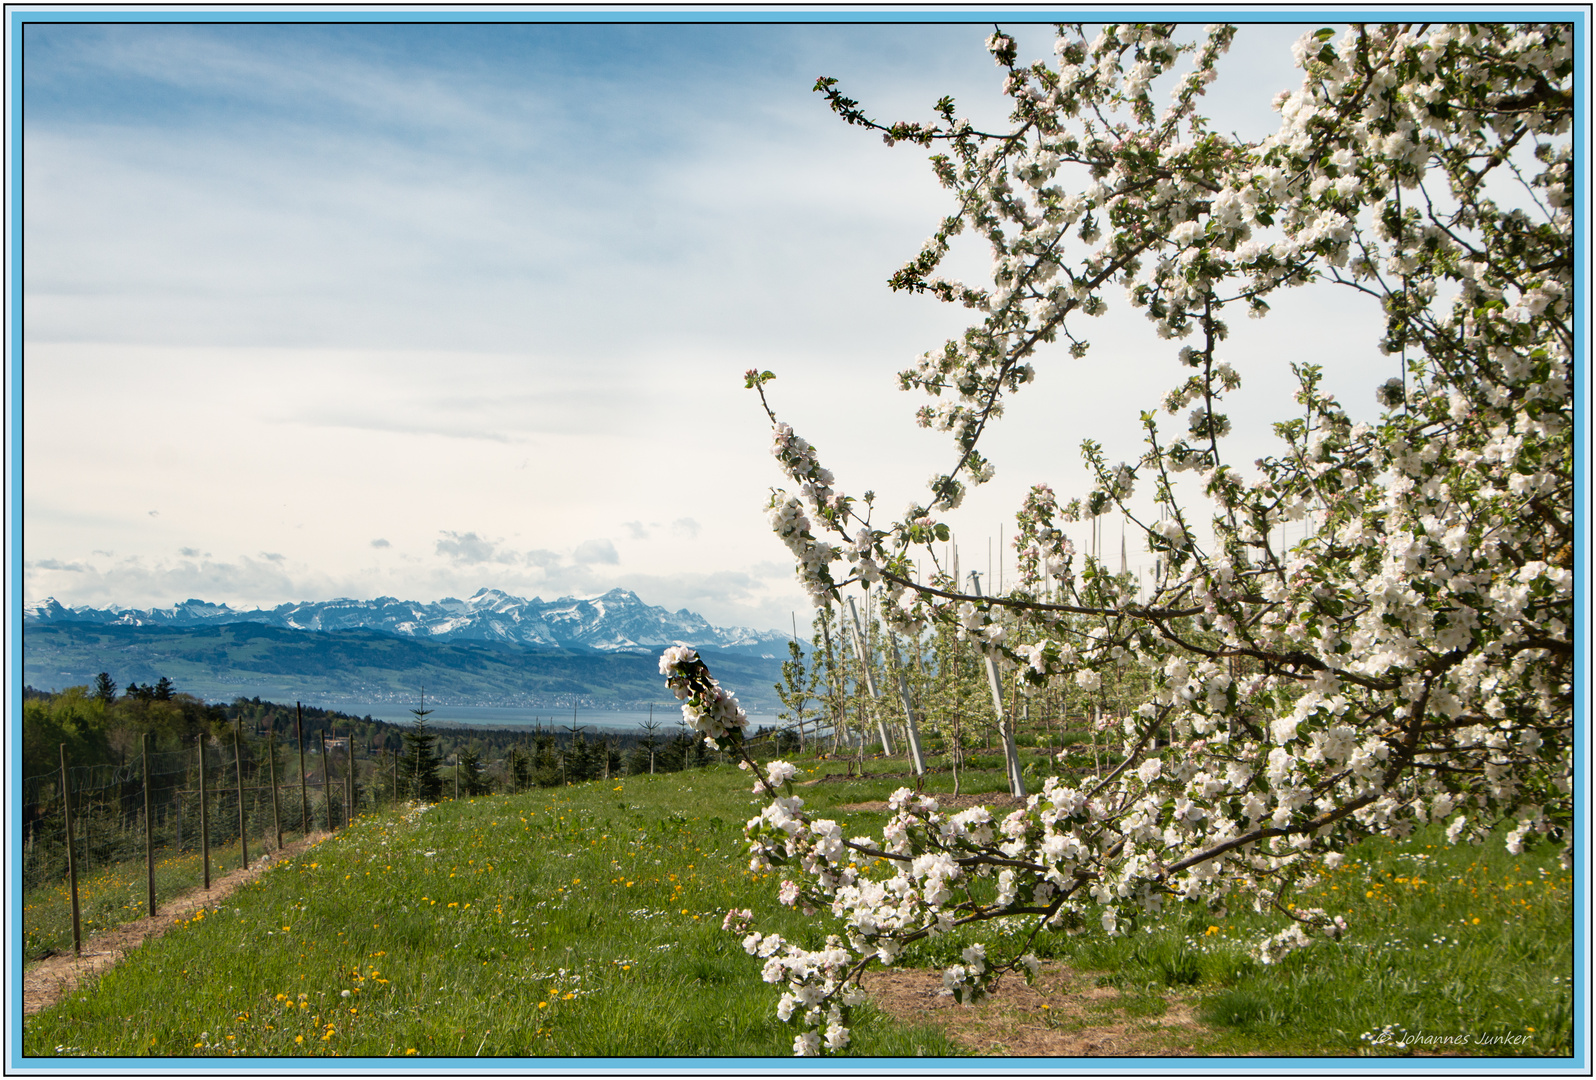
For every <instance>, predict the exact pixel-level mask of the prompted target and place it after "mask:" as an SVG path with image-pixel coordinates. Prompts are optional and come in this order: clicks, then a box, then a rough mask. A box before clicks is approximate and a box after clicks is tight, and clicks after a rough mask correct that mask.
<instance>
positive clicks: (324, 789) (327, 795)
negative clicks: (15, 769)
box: [321, 731, 333, 832]
mask: <svg viewBox="0 0 1596 1080" xmlns="http://www.w3.org/2000/svg"><path fill="white" fill-rule="evenodd" d="M321 801H322V802H323V803H325V804H326V810H327V831H328V832H332V831H333V823H332V785H331V784H329V783H328V782H327V733H326V732H325V731H323V732H322V733H321Z"/></svg>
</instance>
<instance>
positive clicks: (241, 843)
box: [233, 717, 249, 870]
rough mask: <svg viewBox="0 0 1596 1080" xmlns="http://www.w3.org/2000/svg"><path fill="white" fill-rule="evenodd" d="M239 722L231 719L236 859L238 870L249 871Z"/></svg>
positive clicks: (247, 823) (247, 830)
mask: <svg viewBox="0 0 1596 1080" xmlns="http://www.w3.org/2000/svg"><path fill="white" fill-rule="evenodd" d="M238 726H239V720H238V718H237V717H234V718H233V779H234V781H235V782H236V783H237V785H238V857H239V860H240V863H239V865H240V868H241V869H244V870H248V869H249V819H248V818H247V817H245V816H244V755H243V754H242V753H241V752H240V751H239V745H238Z"/></svg>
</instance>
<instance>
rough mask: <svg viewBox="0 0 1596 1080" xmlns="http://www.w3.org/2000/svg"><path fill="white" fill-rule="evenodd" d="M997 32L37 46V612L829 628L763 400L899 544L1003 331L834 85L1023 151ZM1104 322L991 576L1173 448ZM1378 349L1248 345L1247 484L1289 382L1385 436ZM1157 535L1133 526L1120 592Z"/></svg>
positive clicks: (260, 36) (1272, 43) (1020, 420)
mask: <svg viewBox="0 0 1596 1080" xmlns="http://www.w3.org/2000/svg"><path fill="white" fill-rule="evenodd" d="M1005 28H1006V29H1011V30H1014V31H1015V32H1017V34H1018V36H1019V40H1020V41H1021V43H1022V50H1021V55H1022V59H1026V60H1030V59H1037V58H1043V57H1047V58H1051V55H1052V54H1051V43H1052V32H1051V29H1050V28H1048V27H1045V26H1037V27H1017V26H1010V25H1007V24H1006V25H1005ZM1312 28H1313V25H1312V24H1305V25H1299V26H1279V25H1260V26H1248V27H1244V28H1243V30H1242V31H1241V34H1240V35H1239V37H1238V40H1237V43H1236V46H1235V47H1234V48H1233V49H1232V51H1231V54H1230V56H1229V57H1228V58H1227V59H1226V60H1225V61H1224V62H1223V64H1222V66H1221V75H1220V79H1219V81H1218V82H1217V83H1215V84H1214V86H1213V87H1212V88H1211V90H1210V95H1209V99H1208V102H1209V112H1210V115H1212V116H1214V117H1215V118H1216V120H1218V121H1219V123H1220V125H1221V126H1222V127H1224V128H1225V129H1226V130H1234V131H1236V132H1239V133H1241V134H1243V135H1246V136H1248V137H1251V138H1258V137H1261V136H1263V135H1265V134H1268V133H1269V132H1270V131H1272V130H1273V129H1274V126H1275V119H1276V118H1275V114H1273V113H1272V112H1271V111H1270V109H1269V102H1270V99H1271V98H1272V97H1273V96H1274V94H1275V93H1276V92H1277V91H1279V90H1283V89H1289V88H1295V87H1296V86H1297V85H1298V84H1299V82H1300V76H1299V75H1298V74H1297V73H1295V71H1294V69H1293V67H1292V62H1291V55H1290V44H1291V42H1292V41H1293V40H1294V39H1295V38H1296V37H1297V36H1299V35H1300V34H1301V33H1302V32H1303V31H1304V30H1308V29H1312ZM990 32H991V27H990V25H989V24H981V25H969V24H959V25H946V24H944V25H917V24H909V23H904V24H877V25H832V24H788V25H768V24H763V25H762V24H746V25H736V24H719V25H672V24H652V25H651V24H637V25H548V24H538V23H527V24H491V25H430V24H409V25H405V24H382V25H373V24H358V23H355V24H344V25H333V24H323V25H306V24H292V25H291V24H286V23H281V22H279V23H271V22H266V23H259V24H227V25H216V24H212V25H202V24H188V25H185V24H181V23H176V24H160V25H134V24H124V25H117V24H108V23H93V24H75V23H33V24H30V25H29V26H27V27H26V29H25V32H24V40H23V69H22V73H23V131H22V149H23V160H22V170H21V176H22V182H23V216H22V233H21V239H22V268H23V320H24V321H23V328H22V329H23V341H24V347H23V357H22V388H23V396H22V421H23V431H22V447H23V457H22V467H21V474H22V482H23V501H22V507H23V520H22V541H23V577H24V583H23V592H24V599H25V600H27V601H37V600H42V599H44V598H45V597H54V598H56V599H57V600H58V601H60V602H61V603H64V604H68V605H93V606H97V607H104V606H108V605H118V606H122V607H151V606H157V607H158V606H168V605H171V604H173V603H176V602H179V601H182V600H184V599H187V598H189V597H195V598H200V599H204V600H209V601H212V602H218V603H228V604H231V605H233V606H235V607H256V606H272V605H275V604H279V603H283V602H288V601H303V600H325V599H332V598H335V597H353V598H372V597H377V596H395V597H398V598H401V599H407V600H421V601H431V600H436V599H440V598H442V597H446V596H456V597H464V596H469V595H471V594H472V593H474V592H476V591H477V590H478V589H480V588H497V589H503V590H505V591H506V592H510V593H513V594H516V595H521V596H529V597H530V596H541V597H543V598H544V599H554V598H556V597H559V596H566V595H578V596H582V595H595V594H597V593H601V592H604V591H606V590H608V589H610V588H614V587H617V586H619V587H624V588H629V589H632V590H634V591H636V592H637V593H638V595H639V596H641V597H642V598H643V599H644V600H645V601H646V602H648V603H651V604H658V605H662V606H665V607H668V608H670V609H673V610H674V609H676V608H680V607H686V608H689V609H691V610H694V611H697V612H699V613H701V614H703V615H704V616H705V617H707V618H709V619H710V620H711V621H712V622H715V623H717V624H721V625H740V626H750V627H754V628H758V629H786V628H788V627H790V626H791V623H792V620H793V618H794V617H796V619H797V621H798V623H799V625H800V628H801V629H802V627H803V626H804V625H805V624H806V623H807V618H808V616H807V612H808V605H807V601H806V599H805V597H804V594H803V592H802V590H801V588H800V587H799V586H798V584H797V582H796V580H795V578H794V576H793V569H792V564H791V562H790V560H789V558H788V556H787V552H786V549H785V548H784V547H783V546H782V544H781V543H780V542H779V541H778V540H777V539H776V537H775V536H774V535H773V534H772V533H771V532H770V529H769V526H768V524H767V521H766V516H765V513H764V506H765V501H766V499H767V497H768V494H769V490H770V488H771V487H772V486H779V485H781V484H782V481H783V477H782V475H781V473H780V472H779V470H778V468H777V465H776V463H775V461H774V460H773V459H772V458H771V457H770V456H769V452H768V450H769V444H770V434H769V423H768V420H767V419H766V417H765V416H764V414H763V412H762V411H761V409H760V408H759V404H758V400H757V398H756V396H755V395H754V394H753V393H752V392H750V391H748V390H745V389H743V378H742V373H743V372H744V371H745V370H746V369H748V368H759V369H761V370H765V369H768V370H772V371H774V372H776V374H777V379H776V381H775V382H773V383H771V384H770V385H769V386H768V387H767V392H768V394H769V396H770V399H771V403H772V405H773V407H774V408H775V409H776V411H777V413H778V415H780V416H781V418H782V419H783V420H786V421H788V422H790V423H791V424H792V425H793V426H794V428H795V429H796V430H797V431H798V433H799V434H801V435H803V436H804V437H805V438H807V439H809V440H810V441H811V442H812V443H814V444H815V445H816V446H817V447H818V448H819V451H820V454H821V460H822V462H823V463H824V464H825V465H827V466H828V467H829V468H831V469H832V470H833V471H834V472H835V474H836V476H837V487H838V488H839V489H840V490H843V491H846V492H848V493H850V494H855V495H862V494H863V493H864V492H865V491H866V490H874V491H875V492H877V495H878V504H879V506H880V507H881V512H882V513H883V515H884V516H886V517H892V516H895V515H897V514H898V513H899V512H900V510H901V508H902V507H904V505H905V504H906V503H908V502H909V501H911V500H915V499H920V500H922V501H923V500H924V499H925V497H926V496H925V484H926V480H927V478H928V477H930V476H931V475H932V473H933V472H936V471H939V470H945V469H946V468H947V467H948V466H949V464H950V463H951V461H952V460H953V458H954V455H953V451H952V447H951V442H950V440H949V438H948V436H946V435H943V434H938V433H935V432H928V431H923V430H921V429H919V428H918V427H916V425H915V423H914V419H913V417H914V411H915V409H916V408H917V407H918V406H919V405H920V404H921V399H918V398H916V397H914V396H912V395H909V394H905V393H903V392H901V391H899V390H898V389H897V379H896V373H897V372H898V371H899V370H901V369H902V368H905V367H909V366H912V364H913V363H914V362H915V360H916V358H917V357H918V356H919V355H920V354H921V353H923V352H925V351H926V350H928V349H935V348H939V347H940V345H941V343H942V341H943V340H944V339H946V338H947V337H949V336H952V335H956V334H957V333H958V332H960V331H961V330H962V328H963V327H964V325H965V319H964V318H963V316H966V315H968V313H967V312H965V311H964V309H962V308H957V307H952V306H949V305H943V304H940V303H938V302H937V301H935V300H934V299H931V298H929V297H915V296H907V295H897V294H894V293H892V292H891V291H890V290H889V289H888V287H887V284H886V282H887V279H888V278H889V277H890V275H891V274H892V272H893V271H894V270H896V269H897V267H898V266H899V265H901V264H902V263H903V262H904V261H905V260H906V259H908V258H910V257H912V256H913V255H914V254H916V253H917V252H918V251H919V249H920V245H921V244H922V243H923V242H924V240H925V238H926V237H928V236H929V235H930V234H931V232H932V231H933V230H934V229H935V227H936V225H937V222H938V221H939V220H940V218H941V216H942V215H943V214H945V213H947V212H948V210H949V209H950V204H949V201H948V198H947V193H946V192H945V191H943V189H941V188H940V187H939V186H938V185H937V183H936V181H935V178H934V177H933V176H932V174H931V171H930V169H929V167H928V166H927V164H926V160H925V159H926V152H925V151H923V150H920V149H918V148H915V147H912V146H903V145H900V146H897V147H890V148H889V147H887V146H885V145H884V144H883V142H882V140H881V139H880V138H879V136H874V135H871V134H870V133H868V132H866V131H863V130H862V129H859V128H852V127H849V126H847V125H846V124H844V123H842V122H841V121H840V120H839V119H837V118H836V117H835V116H833V115H832V114H831V113H830V112H829V110H828V109H827V108H826V105H825V102H824V100H823V99H822V97H821V96H820V95H818V94H815V93H813V91H812V87H813V85H814V82H815V79H816V77H817V76H820V75H830V76H834V77H836V78H838V79H839V80H840V85H841V88H842V89H843V90H844V92H846V93H848V94H849V95H850V96H852V97H855V98H857V99H859V100H860V101H861V102H862V103H863V104H864V105H865V106H866V108H867V109H868V110H869V111H871V112H872V113H874V114H877V115H878V116H881V117H884V118H886V119H889V120H896V119H930V118H931V115H932V114H931V106H932V104H933V103H934V102H935V101H936V100H937V99H938V98H940V97H941V96H943V95H944V94H951V95H953V96H954V97H955V99H956V100H957V101H958V103H959V105H960V108H961V112H964V113H965V114H967V115H971V116H972V118H973V119H975V120H976V121H977V122H982V121H985V122H986V123H989V124H993V125H996V124H999V123H1001V121H1002V119H1003V117H1004V116H1005V115H1006V112H1007V110H1006V109H1005V108H1004V101H1005V99H1004V98H1003V97H1002V96H1001V94H1000V86H1001V80H1002V72H1001V70H1000V69H998V68H997V67H996V66H995V65H994V64H993V62H992V60H991V58H990V56H988V55H987V53H986V52H985V50H984V48H983V45H982V42H983V39H984V38H985V37H986V35H987V34H988V33H990ZM989 258H990V257H989V255H987V254H986V252H984V251H980V250H976V249H975V248H973V247H972V248H968V249H959V250H956V252H955V265H954V269H955V270H956V271H959V272H961V273H963V275H964V276H965V277H966V278H968V279H972V280H978V279H979V276H980V274H981V271H982V268H983V267H985V266H986V265H987V264H988V262H989ZM1109 300H1110V311H1109V313H1108V314H1107V315H1106V316H1104V317H1103V318H1102V319H1100V320H1098V321H1097V324H1096V325H1091V326H1088V327H1085V329H1086V330H1088V331H1089V336H1090V338H1091V340H1092V341H1093V347H1092V350H1091V352H1090V353H1089V354H1088V356H1087V357H1086V358H1084V359H1082V360H1072V359H1070V358H1069V357H1068V356H1067V354H1066V353H1065V352H1064V350H1063V349H1062V348H1059V349H1056V350H1055V351H1053V352H1051V353H1048V354H1046V355H1043V356H1041V357H1040V358H1039V360H1038V363H1037V369H1038V378H1037V381H1036V383H1035V384H1034V385H1033V386H1031V387H1028V388H1026V390H1025V392H1023V393H1022V394H1021V395H1019V396H1018V397H1016V398H1015V399H1013V400H1012V402H1011V403H1010V406H1009V408H1008V412H1007V416H1006V419H1005V420H1004V422H1003V423H1002V424H1001V425H1000V426H999V427H998V428H997V429H996V430H995V431H994V433H993V434H992V436H990V437H989V441H988V443H987V446H986V452H987V454H988V456H989V457H990V458H991V459H992V460H993V461H994V463H995V465H996V467H997V476H996V479H995V480H993V481H992V482H991V483H990V484H988V485H986V486H985V487H983V488H980V489H977V490H976V491H975V492H973V493H972V494H971V496H970V497H969V498H968V499H967V500H966V503H965V506H964V507H963V508H962V509H961V510H960V511H958V512H957V514H955V515H953V516H951V517H950V518H949V519H948V520H949V522H950V524H951V525H952V526H953V528H954V529H955V534H956V535H957V536H958V538H959V541H960V547H961V555H962V561H963V566H964V567H965V568H966V569H982V570H984V569H986V566H987V562H988V559H987V550H988V546H989V545H990V546H991V548H992V549H993V551H994V556H993V557H994V560H995V559H996V558H997V552H999V551H1000V550H1001V549H1002V546H1003V545H1000V544H999V542H998V539H999V536H1000V535H1001V536H1002V537H1003V539H1004V540H1007V539H1008V538H1011V537H1012V533H1013V514H1014V511H1015V510H1016V509H1018V507H1019V505H1020V503H1021V501H1022V499H1023V497H1024V493H1025V491H1026V490H1027V489H1028V488H1029V486H1030V485H1031V484H1033V483H1038V482H1047V483H1051V484H1052V485H1053V486H1054V489H1055V490H1056V491H1057V492H1058V493H1059V494H1060V496H1061V499H1067V498H1069V497H1070V496H1071V495H1073V494H1080V493H1084V492H1085V490H1086V487H1087V476H1086V473H1085V471H1084V469H1083V468H1082V467H1081V465H1080V452H1079V447H1080V443H1081V440H1082V439H1086V438H1093V439H1097V440H1098V441H1099V442H1101V443H1103V444H1104V446H1105V450H1106V452H1107V454H1108V455H1109V458H1110V460H1133V459H1134V458H1135V457H1136V456H1137V455H1138V454H1139V453H1140V449H1141V447H1140V441H1139V440H1140V435H1139V429H1138V424H1137V414H1138V411H1139V410H1141V409H1150V408H1154V407H1156V405H1157V403H1158V402H1159V400H1160V399H1161V398H1162V396H1163V393H1164V392H1165V391H1166V390H1167V389H1168V388H1169V387H1170V386H1172V385H1174V383H1175V382H1176V381H1178V379H1179V378H1180V377H1181V376H1180V373H1179V369H1178V365H1177V363H1176V361H1175V359H1174V354H1175V352H1176V350H1177V349H1178V347H1179V344H1180V343H1178V342H1177V343H1170V342H1164V341H1160V340H1158V339H1157V337H1156V336H1155V335H1154V334H1153V333H1152V331H1151V327H1150V326H1149V325H1148V324H1147V323H1146V322H1145V320H1144V319H1142V318H1141V316H1140V315H1139V314H1137V313H1134V312H1130V311H1129V310H1128V305H1127V304H1126V303H1125V302H1124V300H1123V298H1122V297H1121V296H1117V295H1114V296H1110V297H1109ZM1238 321H1239V320H1238ZM1379 331H1380V324H1379V318H1378V313H1377V312H1376V311H1372V310H1370V309H1369V307H1368V305H1367V304H1366V303H1361V302H1359V301H1357V300H1356V299H1355V298H1353V297H1351V296H1347V295H1339V294H1336V293H1334V292H1329V291H1326V290H1323V289H1313V290H1296V291H1294V292H1292V293H1290V294H1288V295H1286V296H1283V297H1281V300H1280V302H1279V303H1277V304H1276V305H1275V311H1274V313H1273V314H1272V315H1271V316H1270V317H1269V318H1268V319H1265V320H1262V321H1259V322H1255V323H1254V322H1245V323H1242V324H1241V325H1235V324H1233V334H1232V339H1231V342H1230V349H1231V350H1232V351H1231V355H1230V356H1229V359H1230V361H1231V362H1232V363H1233V364H1234V366H1235V367H1236V368H1237V369H1238V371H1240V372H1241V374H1242V376H1243V380H1244V384H1243V389H1242V390H1241V391H1240V392H1239V393H1238V395H1237V396H1236V398H1235V400H1234V408H1233V410H1232V417H1233V420H1234V421H1235V423H1236V428H1237V435H1236V436H1234V439H1233V442H1234V444H1235V450H1234V451H1233V454H1234V457H1235V458H1237V459H1240V460H1244V461H1250V460H1251V459H1253V458H1254V457H1257V456H1260V455H1261V454H1263V453H1266V452H1272V451H1273V450H1274V449H1275V448H1276V446H1277V444H1276V443H1274V441H1273V439H1272V436H1270V434H1269V430H1270V424H1271V422H1273V421H1274V420H1278V419H1281V418H1283V416H1285V415H1287V414H1289V412H1290V411H1291V406H1290V403H1289V402H1290V395H1291V392H1292V390H1293V384H1292V382H1291V377H1290V372H1289V363H1290V362H1291V361H1299V362H1314V363H1320V364H1323V365H1325V367H1326V372H1327V382H1328V384H1329V388H1330V390H1331V392H1333V393H1335V394H1337V395H1338V396H1340V397H1341V399H1342V400H1343V402H1344V403H1345V404H1346V406H1347V407H1348V410H1349V412H1351V413H1352V414H1353V416H1354V417H1355V418H1360V419H1369V418H1372V417H1373V416H1374V415H1375V411H1376V406H1375V402H1374V397H1373V388H1374V387H1375V386H1376V385H1378V384H1379V383H1380V382H1383V381H1384V380H1385V379H1386V378H1389V377H1391V376H1392V375H1395V374H1398V371H1397V370H1396V368H1395V363H1394V361H1392V360H1391V359H1390V358H1387V357H1382V356H1381V355H1380V354H1379V353H1378V350H1377V349H1376V348H1375V344H1374V343H1375V341H1376V340H1377V338H1378V336H1379ZM1170 422H1171V423H1173V421H1170ZM1120 529H1121V525H1120V524H1119V521H1118V519H1117V518H1112V519H1109V520H1108V521H1107V522H1105V525H1104V534H1105V540H1106V541H1107V543H1108V544H1109V547H1110V550H1111V552H1112V551H1114V549H1117V548H1118V547H1119V543H1120V541H1119V535H1120ZM1000 530H1001V533H1000ZM1074 531H1075V533H1076V534H1078V535H1077V537H1076V538H1077V543H1078V544H1084V543H1085V542H1086V527H1085V526H1084V525H1083V526H1079V527H1077V528H1076V529H1075V530H1074ZM1126 547H1127V551H1128V561H1129V563H1130V565H1131V567H1132V568H1133V569H1135V568H1138V567H1150V566H1151V564H1152V556H1151V555H1149V554H1148V553H1147V552H1146V549H1145V544H1144V543H1141V542H1138V541H1137V539H1136V537H1135V535H1134V534H1131V535H1130V536H1129V538H1128V540H1127V543H1126ZM1006 565H1007V566H1008V567H1010V568H1011V571H1012V566H1013V561H1012V553H1011V552H1010V553H1009V556H1008V559H1007V562H1006Z"/></svg>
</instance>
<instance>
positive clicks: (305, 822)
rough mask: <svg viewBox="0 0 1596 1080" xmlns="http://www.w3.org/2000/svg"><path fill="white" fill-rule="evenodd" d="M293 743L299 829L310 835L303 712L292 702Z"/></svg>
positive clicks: (299, 706)
mask: <svg viewBox="0 0 1596 1080" xmlns="http://www.w3.org/2000/svg"><path fill="white" fill-rule="evenodd" d="M294 741H295V742H296V743H298V744H299V828H300V831H301V832H303V833H304V834H305V835H306V836H309V835H310V795H309V793H308V792H306V791H305V710H304V707H303V706H301V705H300V704H299V702H297V701H296V702H294Z"/></svg>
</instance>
